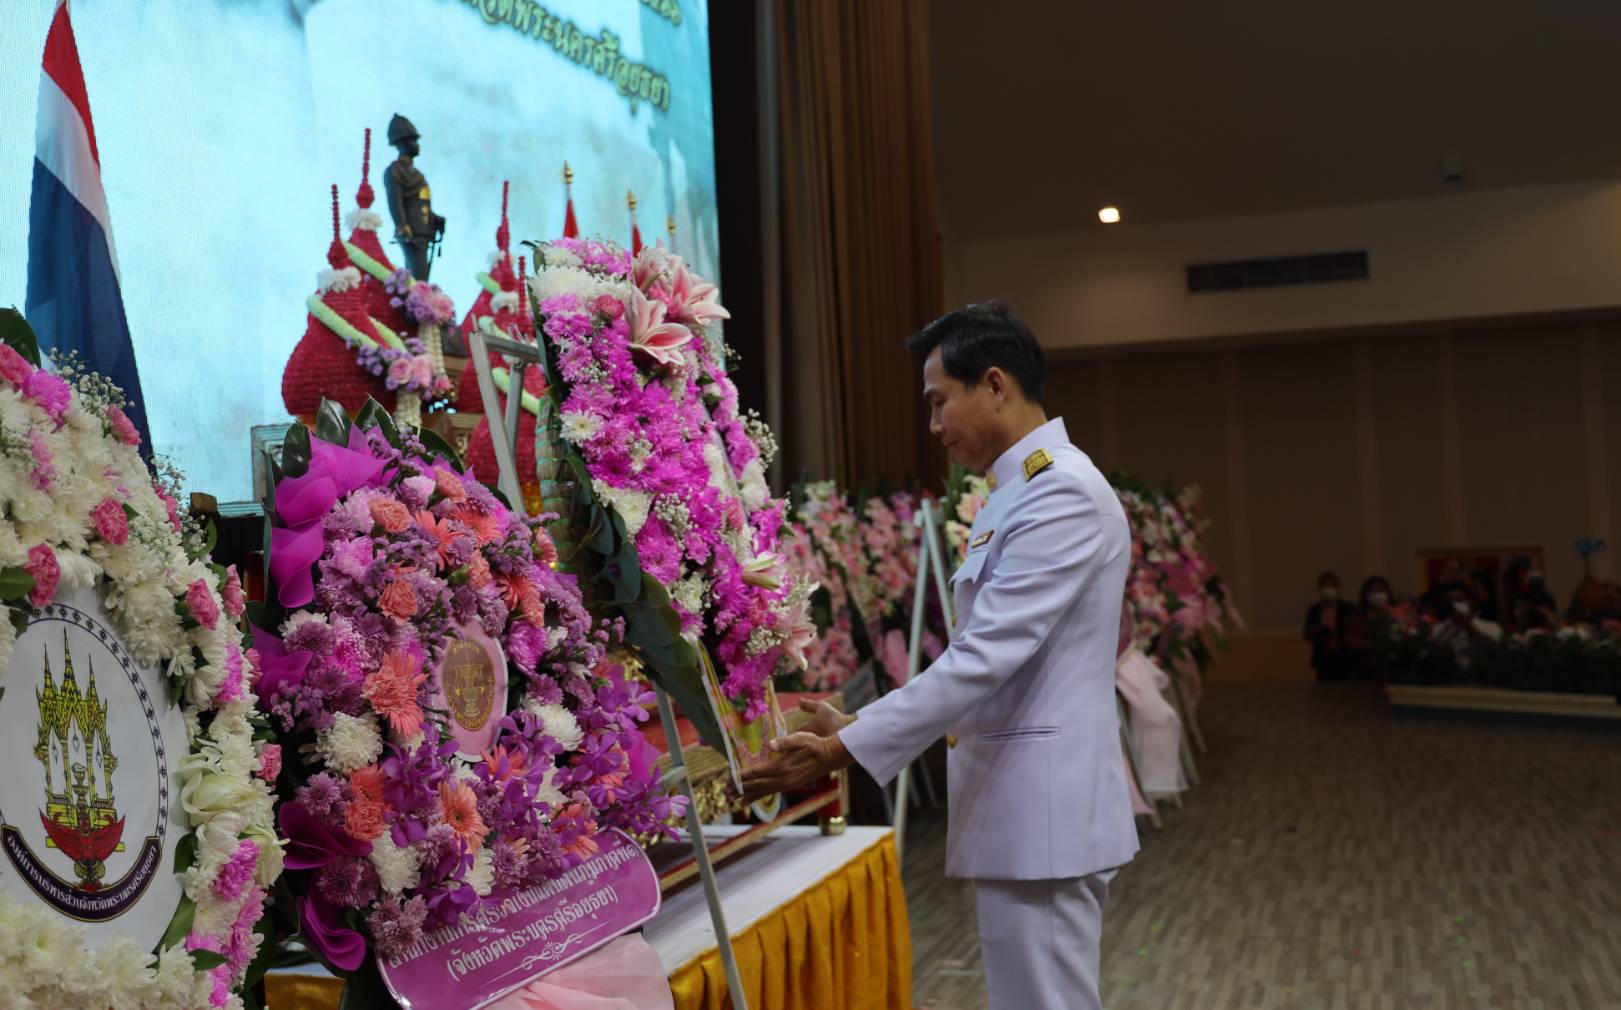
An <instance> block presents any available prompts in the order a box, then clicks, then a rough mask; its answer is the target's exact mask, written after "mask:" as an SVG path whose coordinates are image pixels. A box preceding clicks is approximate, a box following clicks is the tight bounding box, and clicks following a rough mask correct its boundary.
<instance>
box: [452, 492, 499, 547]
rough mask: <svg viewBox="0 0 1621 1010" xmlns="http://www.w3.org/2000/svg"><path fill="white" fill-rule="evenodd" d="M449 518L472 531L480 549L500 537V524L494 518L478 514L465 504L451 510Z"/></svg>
mask: <svg viewBox="0 0 1621 1010" xmlns="http://www.w3.org/2000/svg"><path fill="white" fill-rule="evenodd" d="M450 518H452V519H454V520H456V521H457V522H459V523H461V524H462V525H463V526H466V527H467V528H468V529H470V530H472V531H473V535H474V536H475V537H478V545H479V546H480V547H483V546H484V545H485V544H491V543H494V542H495V541H496V540H498V539H500V537H501V523H500V521H499V520H497V519H496V518H495V516H492V515H487V514H485V513H483V512H480V511H479V510H478V509H476V508H474V507H473V506H472V505H470V504H467V503H465V502H464V503H462V504H461V505H457V506H456V507H455V508H454V509H452V510H451V512H450Z"/></svg>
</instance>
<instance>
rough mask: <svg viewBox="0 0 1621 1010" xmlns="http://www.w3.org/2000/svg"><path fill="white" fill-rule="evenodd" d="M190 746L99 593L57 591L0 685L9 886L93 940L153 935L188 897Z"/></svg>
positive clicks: (3, 877) (4, 874)
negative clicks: (183, 874)
mask: <svg viewBox="0 0 1621 1010" xmlns="http://www.w3.org/2000/svg"><path fill="white" fill-rule="evenodd" d="M185 754H186V734H185V724H184V720H183V719H182V717H181V714H180V710H179V709H178V708H176V707H175V706H173V705H171V704H170V703H169V700H168V698H167V697H166V695H165V693H164V687H163V683H162V678H161V676H160V675H159V674H158V672H157V671H155V670H152V669H148V668H145V667H143V666H141V665H140V664H139V663H137V662H136V661H135V660H134V659H133V658H132V657H131V656H130V654H129V651H128V649H127V648H126V647H125V645H124V643H123V641H122V640H121V638H120V637H119V634H118V632H117V631H116V630H115V628H114V626H113V625H112V623H111V622H110V621H109V620H108V619H107V615H106V612H105V610H104V609H103V607H102V605H101V601H100V599H99V598H98V596H97V594H96V593H94V592H91V591H88V590H76V591H71V592H63V593H61V594H59V595H58V597H57V600H56V602H54V603H52V604H50V605H48V606H46V607H44V608H42V609H41V610H39V611H37V612H36V613H35V614H34V615H33V616H32V617H31V618H30V620H29V622H28V629H27V631H26V632H25V633H24V634H23V635H22V636H20V637H19V638H18V640H17V643H16V647H15V649H14V651H13V653H12V657H11V663H10V667H9V670H8V671H7V674H6V689H5V693H4V695H0V768H3V769H5V774H4V775H3V776H0V848H3V849H4V851H5V859H4V860H3V861H0V887H4V888H6V889H7V890H10V891H12V892H14V893H17V894H18V895H19V896H21V897H24V898H27V897H28V896H29V895H32V896H33V897H34V898H35V899H36V900H41V901H43V902H45V903H46V904H47V905H49V906H50V907H52V908H53V909H55V910H56V911H57V912H59V913H60V914H62V915H64V916H67V917H69V918H73V919H77V920H79V921H81V922H83V923H85V924H86V927H87V929H89V930H90V935H91V936H92V938H94V937H96V936H97V935H98V934H101V931H102V930H113V931H116V932H117V933H121V934H123V935H127V936H129V937H131V938H132V939H135V940H137V941H138V942H140V943H143V944H151V943H155V942H156V941H157V940H158V938H159V937H161V936H162V935H163V930H164V928H165V926H167V924H168V922H169V919H170V917H171V916H172V915H173V914H174V909H175V905H176V904H177V903H178V902H179V900H180V878H179V876H178V875H176V874H175V873H174V871H173V864H174V848H175V845H176V844H177V843H178V841H179V839H180V838H181V837H182V836H183V835H184V834H185V825H184V823H183V820H182V819H181V816H180V811H179V810H178V809H177V807H178V789H179V785H178V777H177V774H176V773H177V772H178V769H179V763H180V759H181V758H182V757H184V756H185ZM101 935H103V936H105V935H107V934H101Z"/></svg>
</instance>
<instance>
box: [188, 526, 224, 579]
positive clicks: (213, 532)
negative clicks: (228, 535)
mask: <svg viewBox="0 0 1621 1010" xmlns="http://www.w3.org/2000/svg"><path fill="white" fill-rule="evenodd" d="M219 542H220V531H219V527H218V526H216V525H214V520H212V519H210V520H208V522H207V523H206V524H204V526H203V544H202V549H201V550H200V551H199V552H198V554H197V555H196V556H195V557H193V558H192V559H191V560H193V561H201V560H202V559H203V558H211V557H213V556H214V548H215V547H218V546H219ZM221 578H222V579H223V578H224V576H221Z"/></svg>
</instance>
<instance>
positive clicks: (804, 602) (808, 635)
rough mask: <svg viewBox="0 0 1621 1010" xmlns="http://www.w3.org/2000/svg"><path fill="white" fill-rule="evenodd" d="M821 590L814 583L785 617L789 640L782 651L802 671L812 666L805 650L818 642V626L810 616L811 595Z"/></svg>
mask: <svg viewBox="0 0 1621 1010" xmlns="http://www.w3.org/2000/svg"><path fill="white" fill-rule="evenodd" d="M818 588H820V587H819V586H817V585H816V584H815V583H812V584H811V585H810V587H809V588H808V589H806V591H805V593H804V595H803V596H800V597H799V599H798V600H797V601H796V602H795V603H794V605H793V607H792V608H791V609H789V611H788V612H787V613H786V614H785V615H783V620H784V623H786V624H787V625H788V640H787V641H786V642H784V643H783V645H782V650H783V651H784V652H786V653H787V654H788V658H789V659H791V660H793V661H794V662H795V663H798V664H799V668H800V669H801V670H803V669H805V668H806V667H808V666H809V665H810V661H809V660H807V659H806V658H805V650H806V649H807V648H809V647H810V646H811V645H812V644H813V643H815V641H816V624H815V622H814V621H812V620H811V616H810V597H811V594H812V593H814V592H816V590H817V589H818Z"/></svg>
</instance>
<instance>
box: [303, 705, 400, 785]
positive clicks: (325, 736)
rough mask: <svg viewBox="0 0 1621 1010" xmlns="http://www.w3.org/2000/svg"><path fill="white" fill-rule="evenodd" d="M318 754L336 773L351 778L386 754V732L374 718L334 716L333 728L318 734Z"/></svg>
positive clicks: (316, 746) (340, 713)
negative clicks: (384, 733) (351, 773)
mask: <svg viewBox="0 0 1621 1010" xmlns="http://www.w3.org/2000/svg"><path fill="white" fill-rule="evenodd" d="M315 750H316V753H318V754H320V755H321V760H323V761H325V762H326V766H327V767H328V768H330V769H332V770H333V771H336V772H341V773H343V774H344V775H348V774H349V773H350V772H353V771H355V770H357V769H360V768H364V767H366V766H367V765H369V764H371V763H372V762H373V761H376V760H377V758H378V756H380V755H381V754H382V753H383V733H382V730H381V729H379V728H378V726H377V717H376V716H373V715H361V716H354V715H344V714H343V713H342V712H339V713H337V714H336V715H334V716H333V717H332V726H331V728H329V729H326V730H323V731H322V732H320V733H318V734H316V737H315Z"/></svg>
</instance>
